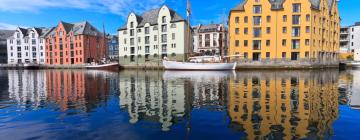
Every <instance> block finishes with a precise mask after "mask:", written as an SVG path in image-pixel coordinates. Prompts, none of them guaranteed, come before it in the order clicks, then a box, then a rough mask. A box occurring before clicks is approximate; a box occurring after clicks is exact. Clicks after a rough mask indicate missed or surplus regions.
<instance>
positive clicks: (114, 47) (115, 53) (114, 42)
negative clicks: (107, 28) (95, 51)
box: [107, 35, 119, 60]
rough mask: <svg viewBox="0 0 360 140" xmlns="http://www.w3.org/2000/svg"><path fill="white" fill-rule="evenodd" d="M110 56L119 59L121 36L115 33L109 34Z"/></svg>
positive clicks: (112, 58)
mask: <svg viewBox="0 0 360 140" xmlns="http://www.w3.org/2000/svg"><path fill="white" fill-rule="evenodd" d="M107 53H108V58H109V59H111V60H119V37H118V36H115V35H109V36H108V52H107Z"/></svg>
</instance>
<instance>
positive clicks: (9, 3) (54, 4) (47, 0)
mask: <svg viewBox="0 0 360 140" xmlns="http://www.w3.org/2000/svg"><path fill="white" fill-rule="evenodd" d="M164 3H165V0H1V2H0V11H6V12H17V13H19V12H41V10H43V9H46V8H75V9H82V10H88V11H97V12H105V13H107V12H109V13H114V14H117V15H121V16H124V17H126V16H127V15H128V14H129V12H131V11H134V12H142V11H144V10H148V9H152V8H155V7H159V6H161V5H162V4H164Z"/></svg>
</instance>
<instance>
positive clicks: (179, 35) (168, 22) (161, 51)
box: [118, 6, 191, 66]
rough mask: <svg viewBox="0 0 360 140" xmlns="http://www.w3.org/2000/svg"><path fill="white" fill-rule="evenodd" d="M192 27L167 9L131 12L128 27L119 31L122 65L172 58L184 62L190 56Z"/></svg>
mask: <svg viewBox="0 0 360 140" xmlns="http://www.w3.org/2000/svg"><path fill="white" fill-rule="evenodd" d="M188 31H189V26H188V24H187V22H186V20H185V19H183V18H182V17H181V16H180V15H179V14H177V13H176V12H175V11H174V10H172V9H170V8H169V7H167V6H162V7H161V8H158V9H153V10H149V11H146V12H144V13H143V14H142V15H141V16H140V15H137V14H135V13H130V14H129V16H128V19H127V22H126V24H125V25H124V26H123V27H121V28H120V29H119V30H118V34H119V61H120V64H121V65H132V66H134V65H135V66H140V65H143V64H145V65H146V64H151V63H153V64H160V63H159V62H160V61H159V60H161V59H162V58H164V57H168V58H169V59H172V60H183V59H184V58H185V57H186V54H187V53H189V52H188V51H189V49H188V48H190V47H189V46H191V44H190V42H189V40H191V34H190V33H189V32H188Z"/></svg>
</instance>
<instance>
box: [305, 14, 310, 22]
mask: <svg viewBox="0 0 360 140" xmlns="http://www.w3.org/2000/svg"><path fill="white" fill-rule="evenodd" d="M306 21H307V22H309V21H310V15H309V14H307V15H306Z"/></svg>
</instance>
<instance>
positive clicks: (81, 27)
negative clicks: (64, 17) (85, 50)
mask: <svg viewBox="0 0 360 140" xmlns="http://www.w3.org/2000/svg"><path fill="white" fill-rule="evenodd" d="M61 23H62V25H63V26H64V28H65V31H66V33H69V32H73V33H74V35H91V36H104V34H103V33H102V32H100V31H99V30H98V29H96V28H95V27H94V26H92V25H91V24H90V23H89V22H87V21H84V22H78V23H66V22H63V21H61ZM55 29H56V27H55V28H51V29H50V30H49V31H48V32H47V33H45V36H48V35H53V36H55V34H56V30H55Z"/></svg>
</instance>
